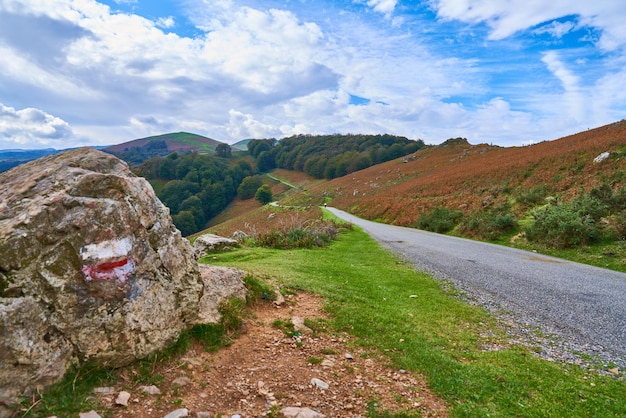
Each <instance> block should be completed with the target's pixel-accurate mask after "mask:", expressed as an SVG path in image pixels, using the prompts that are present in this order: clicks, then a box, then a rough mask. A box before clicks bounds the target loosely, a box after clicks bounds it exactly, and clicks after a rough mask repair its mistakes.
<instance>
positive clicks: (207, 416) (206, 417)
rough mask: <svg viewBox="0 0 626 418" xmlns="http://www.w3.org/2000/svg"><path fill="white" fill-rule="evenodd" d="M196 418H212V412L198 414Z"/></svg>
mask: <svg viewBox="0 0 626 418" xmlns="http://www.w3.org/2000/svg"><path fill="white" fill-rule="evenodd" d="M196 418H211V413H210V412H196Z"/></svg>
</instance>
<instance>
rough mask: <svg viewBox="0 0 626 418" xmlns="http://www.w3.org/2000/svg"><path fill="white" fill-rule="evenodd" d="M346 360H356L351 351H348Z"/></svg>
mask: <svg viewBox="0 0 626 418" xmlns="http://www.w3.org/2000/svg"><path fill="white" fill-rule="evenodd" d="M345 357H346V360H354V357H352V354H350V353H346V356H345Z"/></svg>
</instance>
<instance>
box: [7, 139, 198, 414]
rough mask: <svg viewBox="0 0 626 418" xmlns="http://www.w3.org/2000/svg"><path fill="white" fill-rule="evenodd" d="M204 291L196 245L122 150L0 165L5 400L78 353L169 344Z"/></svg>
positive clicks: (107, 356)
mask: <svg viewBox="0 0 626 418" xmlns="http://www.w3.org/2000/svg"><path fill="white" fill-rule="evenodd" d="M202 294H203V284H202V280H201V277H200V273H199V269H198V264H197V262H196V260H195V257H194V251H193V249H192V247H191V245H190V244H189V243H188V241H187V240H185V239H183V238H182V236H181V234H180V232H179V231H178V230H177V229H176V228H175V226H174V225H173V223H172V221H171V217H170V215H169V210H168V209H167V208H166V207H165V206H164V205H163V204H162V203H161V202H160V201H159V200H158V198H157V197H156V195H155V194H154V191H153V189H152V187H151V186H150V184H149V183H148V182H147V181H146V180H144V179H142V178H140V177H137V176H135V175H134V174H133V173H132V172H131V170H130V169H129V167H128V166H127V165H126V163H124V162H123V161H121V160H119V159H117V158H115V157H113V156H111V155H109V154H105V153H102V152H99V151H96V150H93V149H87V148H85V149H79V150H74V151H69V152H64V153H60V154H57V155H53V156H49V157H45V158H42V159H40V160H36V161H33V162H30V163H28V164H24V165H21V166H18V167H16V168H14V169H12V170H10V171H7V172H4V173H2V174H0V410H1V409H2V406H1V405H2V404H10V403H11V402H14V401H15V399H16V396H19V395H21V394H23V393H24V391H25V390H26V389H27V388H33V387H37V386H44V385H47V384H49V383H51V382H54V381H57V380H59V379H60V378H61V377H62V376H63V374H64V373H65V371H66V369H67V368H68V367H69V365H70V363H71V362H73V361H79V362H86V361H94V362H97V363H99V364H102V365H109V366H114V367H117V366H122V365H125V364H128V363H130V362H132V361H134V360H136V359H138V358H142V357H145V356H147V355H149V354H151V353H153V352H155V351H158V350H160V349H162V348H164V347H165V346H167V345H169V344H171V343H172V342H174V341H175V340H176V339H177V337H178V335H179V334H180V332H181V331H182V330H183V329H185V328H188V327H189V326H190V325H192V324H194V323H197V321H198V305H199V301H200V298H201V296H202ZM1 415H2V413H1V412H0V416H1Z"/></svg>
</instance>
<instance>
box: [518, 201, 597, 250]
mask: <svg viewBox="0 0 626 418" xmlns="http://www.w3.org/2000/svg"><path fill="white" fill-rule="evenodd" d="M608 209H609V207H608V206H607V205H606V204H605V203H603V202H602V199H600V198H598V197H596V196H594V194H593V193H590V194H588V195H584V196H579V197H578V198H576V199H574V200H572V201H570V202H567V203H563V204H558V205H551V206H546V207H544V208H541V209H538V210H536V211H535V212H534V213H533V217H534V222H533V223H532V224H531V225H530V227H528V228H527V229H526V237H527V238H528V240H529V241H534V242H540V243H543V244H546V245H548V246H551V247H556V248H569V247H575V246H580V245H588V244H592V243H595V242H598V241H600V240H601V239H602V237H603V236H604V231H603V228H602V225H601V222H600V220H601V218H602V217H604V216H606V215H608V214H609V210H608Z"/></svg>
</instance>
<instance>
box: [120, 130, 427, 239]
mask: <svg viewBox="0 0 626 418" xmlns="http://www.w3.org/2000/svg"><path fill="white" fill-rule="evenodd" d="M423 146H424V143H423V142H422V141H411V140H409V139H406V138H404V137H396V136H391V135H327V136H308V135H300V136H293V137H290V138H284V139H282V140H280V141H277V140H276V139H252V140H250V141H249V142H248V144H247V147H248V150H249V154H250V155H246V156H243V157H235V156H234V154H232V153H231V152H230V147H229V146H227V145H225V144H220V145H218V147H217V148H216V150H215V152H214V153H212V154H201V153H197V152H192V153H190V154H185V155H180V154H178V153H172V154H169V155H168V156H166V157H164V156H161V155H158V153H159V152H165V151H166V150H167V147H166V146H165V143H164V141H163V140H153V141H151V142H149V143H147V144H144V146H143V147H142V154H141V156H145V155H146V152H155V153H157V156H155V157H154V158H151V159H149V160H147V161H146V162H144V163H143V164H142V165H141V167H140V168H139V169H138V174H139V175H141V176H143V177H145V178H147V179H148V180H149V181H150V182H151V183H152V185H153V186H154V188H155V190H156V192H157V195H158V196H159V198H160V199H161V201H162V202H163V203H164V204H165V205H166V206H167V207H169V208H170V211H171V213H172V218H173V219H174V223H175V224H176V226H177V227H178V229H180V230H181V232H182V233H183V235H190V234H193V233H195V232H198V231H201V230H202V229H204V227H205V226H206V224H207V222H208V221H210V220H211V218H213V217H214V216H216V215H217V214H218V213H220V212H221V211H222V210H223V209H224V208H226V207H227V206H228V205H229V204H230V203H231V202H232V201H233V199H235V197H239V198H241V199H244V200H245V199H250V198H253V197H256V193H257V191H258V190H259V189H260V188H261V187H262V186H263V183H262V181H261V177H260V174H262V173H265V172H268V171H270V170H273V169H274V168H287V169H290V170H297V171H302V172H305V173H308V174H309V175H311V176H314V177H316V178H324V177H326V178H335V177H339V176H342V175H345V174H347V173H352V172H354V171H357V170H360V169H363V168H367V167H370V166H372V165H374V164H378V163H380V162H384V161H388V160H391V159H395V158H398V157H402V156H404V155H406V154H410V153H413V152H415V151H417V150H418V149H420V148H422V147H423ZM127 151H128V150H127ZM130 151H132V152H131V153H130V155H127V154H128V153H126V154H125V153H122V154H121V156H122V157H127V158H130V157H133V158H131V161H130V162H131V163H135V162H136V160H135V159H134V157H136V156H137V155H138V154H137V152H136V151H137V150H135V149H132V150H130ZM237 154H238V153H237ZM266 199H267V198H266Z"/></svg>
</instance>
